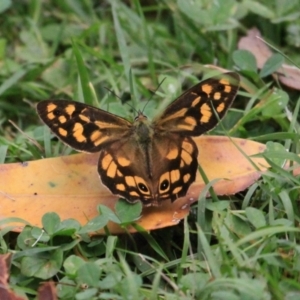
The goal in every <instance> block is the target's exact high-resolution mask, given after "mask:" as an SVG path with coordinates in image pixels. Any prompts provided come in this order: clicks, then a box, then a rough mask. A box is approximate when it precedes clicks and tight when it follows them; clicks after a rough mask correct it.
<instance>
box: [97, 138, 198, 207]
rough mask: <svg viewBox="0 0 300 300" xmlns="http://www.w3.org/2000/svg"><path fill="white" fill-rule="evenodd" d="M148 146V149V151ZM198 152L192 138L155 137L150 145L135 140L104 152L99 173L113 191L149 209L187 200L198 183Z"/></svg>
mask: <svg viewBox="0 0 300 300" xmlns="http://www.w3.org/2000/svg"><path fill="white" fill-rule="evenodd" d="M145 146H146V147H145ZM197 155H198V149H197V146H196V145H195V143H194V141H193V140H192V139H191V138H190V137H181V136H178V135H177V134H170V135H167V136H166V135H160V134H159V133H158V134H156V136H154V138H153V139H152V140H151V142H150V143H149V144H147V145H144V144H140V143H137V140H136V138H135V136H133V135H132V136H131V137H130V138H129V139H123V140H119V141H116V142H115V143H112V144H110V145H108V146H107V147H105V148H104V149H102V150H101V151H100V157H99V164H98V172H99V174H100V178H101V181H102V183H103V184H104V185H105V186H107V187H108V188H109V190H110V191H111V192H112V193H113V194H115V195H119V196H120V197H122V198H125V199H127V201H129V202H131V203H134V202H136V201H139V200H140V201H142V203H143V204H144V205H145V206H149V205H154V206H156V205H158V204H159V203H160V202H161V201H163V200H167V199H171V200H172V201H174V200H175V199H177V198H178V197H181V196H184V195H185V194H186V192H187V190H188V188H189V186H190V184H191V183H192V182H194V180H195V176H196V170H197V167H198V162H197Z"/></svg>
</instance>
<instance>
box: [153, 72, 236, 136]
mask: <svg viewBox="0 0 300 300" xmlns="http://www.w3.org/2000/svg"><path fill="white" fill-rule="evenodd" d="M238 88H239V76H238V74H236V73H233V72H229V73H225V74H221V75H219V76H215V77H212V78H209V79H206V80H204V81H202V82H200V83H198V84H196V85H195V86H193V87H192V88H190V89H189V90H187V91H186V92H185V93H183V94H182V95H181V96H180V97H178V98H177V99H176V100H175V101H174V102H173V103H171V104H170V105H169V106H168V107H167V108H166V110H165V111H164V112H163V114H162V115H161V116H159V118H158V119H156V120H155V121H154V122H155V124H156V126H157V127H158V128H160V129H161V130H165V131H168V132H177V133H179V134H182V135H188V136H198V135H201V134H203V133H204V132H207V131H209V130H211V129H212V128H214V127H215V126H216V125H217V124H218V122H219V120H220V119H222V118H223V117H224V115H225V114H226V112H227V110H228V108H229V107H230V106H231V104H232V102H233V100H234V98H235V96H236V93H237V91H238Z"/></svg>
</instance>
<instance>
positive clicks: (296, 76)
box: [238, 28, 300, 90]
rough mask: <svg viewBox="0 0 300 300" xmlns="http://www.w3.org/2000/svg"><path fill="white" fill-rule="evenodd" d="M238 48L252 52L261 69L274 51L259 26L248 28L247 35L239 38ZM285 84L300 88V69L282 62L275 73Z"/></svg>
mask: <svg viewBox="0 0 300 300" xmlns="http://www.w3.org/2000/svg"><path fill="white" fill-rule="evenodd" d="M238 48H239V49H243V50H248V51H249V52H251V53H252V54H253V55H254V56H255V58H256V62H257V67H258V68H259V69H261V68H262V67H263V65H264V64H265V62H266V61H267V60H268V59H269V58H270V57H271V56H272V54H273V52H272V51H271V50H270V48H269V47H268V46H267V45H266V44H265V43H264V42H263V40H262V38H261V34H260V31H259V30H258V29H257V28H252V29H250V30H248V32H247V35H246V36H244V37H242V38H241V39H240V40H239V43H238ZM274 77H278V80H279V81H280V82H282V83H283V84H284V85H286V86H288V87H290V88H293V89H296V90H300V69H299V68H297V67H294V66H291V65H288V64H282V67H281V68H280V69H279V70H278V72H276V74H274Z"/></svg>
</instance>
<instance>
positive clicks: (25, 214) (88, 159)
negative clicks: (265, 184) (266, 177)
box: [0, 136, 268, 234]
mask: <svg viewBox="0 0 300 300" xmlns="http://www.w3.org/2000/svg"><path fill="white" fill-rule="evenodd" d="M195 142H196V143H197V146H198V148H199V157H198V161H199V164H200V165H201V167H202V168H203V170H204V171H205V173H206V175H207V177H208V178H209V180H213V179H216V178H220V180H219V181H218V182H216V183H215V184H214V188H215V191H216V192H217V194H219V195H225V194H226V195H230V194H234V193H237V192H239V191H241V190H244V189H245V188H247V187H248V186H250V185H251V184H252V183H254V182H255V181H256V180H257V179H258V178H259V177H260V174H261V172H260V171H259V170H258V169H260V170H265V169H266V168H267V167H268V165H267V163H266V162H265V160H264V159H262V158H252V159H251V160H252V161H253V162H254V163H255V164H256V165H257V167H258V169H255V168H254V167H253V165H252V164H251V163H250V161H249V158H247V157H245V156H244V155H243V154H242V153H241V152H240V150H238V148H237V147H236V145H237V146H238V147H239V148H240V149H242V151H243V152H244V153H245V154H246V155H248V156H249V155H253V154H257V153H260V152H263V151H264V149H265V146H264V145H263V144H260V143H257V142H253V141H249V140H244V139H237V138H233V139H229V138H228V137H220V136H202V137H199V138H195ZM97 160H98V154H97V153H96V154H76V155H71V156H65V157H57V158H49V159H42V160H37V161H30V162H26V163H22V164H20V163H13V164H4V165H0V178H1V181H0V203H1V206H0V208H1V209H0V220H1V219H3V218H6V217H19V218H22V219H25V220H26V221H28V222H30V223H31V224H32V225H34V226H41V218H42V216H43V215H44V214H45V213H47V212H56V213H57V214H58V215H59V216H60V218H61V219H62V220H64V219H68V218H74V219H76V220H78V221H79V222H80V223H81V224H85V223H86V222H87V221H88V220H90V219H92V218H94V217H95V216H97V215H98V212H97V205H99V204H103V205H106V206H108V207H110V208H111V209H114V206H115V204H116V201H117V200H118V197H116V196H114V195H112V194H111V193H110V192H109V191H108V189H107V188H106V187H104V186H103V185H102V184H101V181H100V180H99V176H98V174H97ZM204 187H205V184H204V182H203V180H202V178H201V176H200V175H199V174H198V175H197V179H196V182H194V183H193V184H192V185H191V187H190V189H189V191H188V193H187V195H186V196H185V197H182V198H180V199H177V200H176V201H175V202H173V203H171V202H170V201H165V202H164V203H163V204H162V205H161V206H160V207H149V208H144V209H143V212H142V217H141V218H140V219H139V220H138V222H137V223H138V224H139V225H141V226H142V227H144V228H145V229H146V230H152V229H157V228H162V227H166V226H172V225H176V224H177V223H178V222H179V221H180V220H181V219H182V218H184V217H185V216H186V215H187V214H188V213H189V206H190V204H192V203H193V202H195V201H197V199H198V196H199V194H200V193H201V191H202V190H203V188H204ZM16 225H18V226H17V227H16V231H20V230H22V227H23V224H16ZM108 228H109V230H110V232H111V233H113V234H117V233H120V232H123V229H122V228H120V227H119V226H118V225H117V224H113V223H110V224H109V225H108ZM130 230H131V231H134V229H133V228H131V229H130Z"/></svg>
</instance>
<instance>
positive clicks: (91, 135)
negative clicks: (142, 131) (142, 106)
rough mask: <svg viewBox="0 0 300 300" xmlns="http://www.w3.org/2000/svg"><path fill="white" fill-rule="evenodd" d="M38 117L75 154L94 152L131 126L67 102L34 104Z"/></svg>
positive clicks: (83, 106)
mask: <svg viewBox="0 0 300 300" xmlns="http://www.w3.org/2000/svg"><path fill="white" fill-rule="evenodd" d="M37 112H38V114H39V116H40V118H41V119H42V120H43V121H44V122H45V123H46V124H47V125H48V126H49V127H50V129H51V130H52V131H53V132H54V133H55V134H56V135H57V136H58V137H59V138H60V139H61V140H62V141H63V142H64V143H66V144H67V145H69V146H71V147H72V148H74V149H76V150H78V151H84V152H97V151H99V150H100V149H101V147H103V145H105V144H107V143H111V142H113V141H114V140H117V139H120V138H122V137H124V135H126V133H127V132H128V130H129V129H130V128H131V126H132V123H130V122H128V121H127V120H125V119H123V118H120V117H118V116H115V115H113V114H110V113H108V112H106V111H104V110H101V109H98V108H95V107H93V106H89V105H87V104H84V103H79V102H75V101H68V100H46V101H42V102H39V103H38V104H37Z"/></svg>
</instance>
